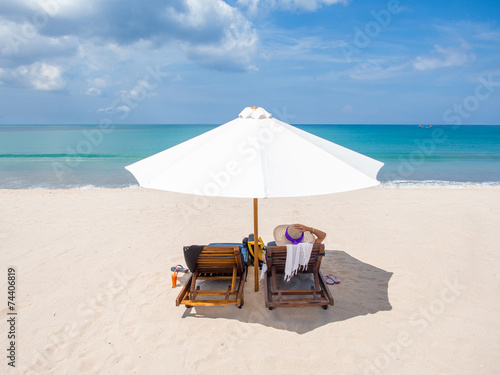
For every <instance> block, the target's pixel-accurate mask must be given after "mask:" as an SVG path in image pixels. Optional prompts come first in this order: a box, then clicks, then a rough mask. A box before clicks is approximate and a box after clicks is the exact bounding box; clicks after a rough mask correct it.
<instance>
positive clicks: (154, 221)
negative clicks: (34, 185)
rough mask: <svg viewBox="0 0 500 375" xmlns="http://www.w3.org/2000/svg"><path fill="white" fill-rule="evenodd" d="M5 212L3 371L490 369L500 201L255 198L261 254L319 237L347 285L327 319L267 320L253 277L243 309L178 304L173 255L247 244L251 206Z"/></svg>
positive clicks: (5, 206) (287, 316)
mask: <svg viewBox="0 0 500 375" xmlns="http://www.w3.org/2000/svg"><path fill="white" fill-rule="evenodd" d="M194 199H195V200H194ZM0 201H1V202H2V203H1V211H0V255H1V271H0V274H1V275H3V276H1V277H0V285H1V289H0V290H1V291H2V294H3V297H1V298H0V301H4V302H1V304H0V312H1V316H2V321H1V323H0V327H1V332H4V333H3V334H2V340H0V342H1V343H2V348H3V349H4V350H3V352H4V353H5V352H6V351H5V349H7V348H8V340H7V337H6V336H7V335H6V334H5V332H7V330H8V329H7V328H8V326H7V321H6V320H7V315H6V314H7V268H8V266H14V267H15V268H16V273H17V299H16V303H17V312H18V315H17V325H16V329H17V332H16V333H17V341H16V356H17V358H16V365H17V367H16V369H12V368H9V367H8V366H7V362H8V359H7V358H6V357H5V356H2V359H1V360H0V368H1V369H2V371H1V373H7V374H18V373H19V374H58V375H59V374H108V373H109V374H167V373H185V374H194V373H208V374H219V373H222V374H226V373H227V374H229V373H231V374H234V373H242V372H243V371H244V372H245V373H251V374H257V373H259V374H269V373H276V374H289V373H303V374H313V373H314V374H318V373H319V374H321V373H323V374H333V373H335V374H467V375H470V374H493V373H498V371H499V370H498V369H499V364H500V305H499V303H498V301H500V282H499V280H500V275H499V274H498V273H499V271H500V252H499V249H500V246H499V241H498V235H497V233H498V227H499V225H500V189H368V190H363V191H357V192H350V193H345V194H337V195H330V196H323V197H311V198H300V199H272V200H261V201H260V202H259V203H260V234H261V236H262V237H263V239H264V241H266V242H267V241H270V240H272V229H273V228H274V226H275V225H278V224H282V223H295V222H300V223H303V224H306V225H311V226H314V227H315V228H320V229H323V230H324V231H326V232H327V233H328V236H327V239H326V241H325V244H326V248H327V256H326V257H325V259H324V261H323V264H322V270H323V273H325V274H328V273H334V274H335V275H336V276H337V277H338V278H339V279H340V280H341V284H339V285H335V286H331V287H330V290H331V291H332V293H333V295H334V298H335V306H333V307H330V308H329V309H328V310H323V309H321V308H300V309H297V308H295V309H290V308H289V309H285V308H277V309H275V310H273V311H269V310H267V309H266V308H265V306H264V296H263V292H262V283H261V290H260V291H259V292H258V293H255V292H254V290H253V285H254V279H253V268H251V269H250V271H251V272H250V274H249V277H248V282H247V283H246V287H245V305H244V306H243V308H242V309H238V308H236V307H235V306H226V307H199V308H193V309H186V308H184V307H183V306H181V307H176V306H175V298H176V296H177V294H178V293H179V291H180V288H179V287H178V288H175V289H173V288H171V281H170V274H171V272H170V267H171V266H172V265H175V264H178V263H183V264H185V263H184V259H183V254H182V246H183V245H190V244H207V243H209V242H219V241H224V242H232V241H236V242H239V241H241V239H242V238H243V237H245V236H246V235H248V234H249V233H250V232H252V228H253V219H252V201H251V200H246V199H215V198H214V199H209V200H206V201H203V200H202V199H201V198H194V197H192V196H188V195H180V194H173V193H167V192H159V191H151V190H142V189H136V190H61V191H47V190H31V191H9V190H3V191H0ZM193 204H195V205H196V206H197V207H198V208H197V209H195V208H193ZM189 207H191V208H189ZM188 208H189V209H188ZM186 278H187V276H183V277H182V278H181V279H180V281H181V282H182V281H183V280H184V281H185V279H186Z"/></svg>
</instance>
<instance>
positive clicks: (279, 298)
mask: <svg viewBox="0 0 500 375" xmlns="http://www.w3.org/2000/svg"><path fill="white" fill-rule="evenodd" d="M324 255H325V245H324V244H314V246H313V250H312V252H311V257H310V258H309V263H308V265H307V270H305V271H298V274H299V275H300V274H311V276H312V278H311V280H310V281H307V280H302V281H301V283H304V284H308V285H309V286H310V288H309V289H294V290H289V289H282V288H281V287H280V286H279V285H278V284H280V281H281V280H283V276H284V273H285V264H286V246H267V250H266V264H267V272H266V276H265V278H264V281H265V292H266V307H268V308H269V310H272V309H273V308H275V307H305V306H323V308H324V309H327V308H328V306H329V305H331V306H333V296H332V294H331V293H330V290H329V289H328V286H327V285H326V283H325V279H324V278H323V274H322V273H321V271H320V270H319V268H320V266H321V260H322V258H323V256H324ZM295 277H297V276H295ZM285 285H286V284H285Z"/></svg>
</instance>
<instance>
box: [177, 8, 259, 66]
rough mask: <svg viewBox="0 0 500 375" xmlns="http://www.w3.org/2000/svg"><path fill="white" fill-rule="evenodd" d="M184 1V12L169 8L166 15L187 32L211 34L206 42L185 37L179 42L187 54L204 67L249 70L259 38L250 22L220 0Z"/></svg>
mask: <svg viewBox="0 0 500 375" xmlns="http://www.w3.org/2000/svg"><path fill="white" fill-rule="evenodd" d="M186 4H187V11H185V12H179V11H176V10H174V9H173V8H170V9H169V12H168V14H169V17H171V18H172V19H173V20H175V22H177V23H178V24H179V25H182V28H186V30H185V31H186V32H188V31H189V32H190V33H193V31H203V30H204V32H206V33H208V34H212V35H213V37H212V40H207V41H206V42H202V41H198V40H196V38H192V39H186V40H185V41H184V42H183V43H182V45H183V48H184V50H185V51H186V53H187V56H188V57H189V58H191V59H192V60H194V61H196V62H198V63H199V64H200V65H202V66H205V67H207V68H214V69H219V70H224V69H229V70H249V69H250V67H251V66H252V61H253V58H254V56H255V54H256V52H257V45H258V41H259V39H258V36H257V32H256V31H255V30H254V29H253V28H252V23H251V22H250V21H248V20H247V19H246V18H245V17H244V16H243V15H242V14H241V12H240V11H239V10H238V9H236V8H233V7H231V6H229V5H228V4H226V3H225V2H223V1H221V0H217V1H207V0H203V1H202V0H186ZM222 25H223V26H222ZM216 35H217V37H215V36H216ZM199 37H200V35H199V36H198V37H197V38H199ZM214 37H215V38H214Z"/></svg>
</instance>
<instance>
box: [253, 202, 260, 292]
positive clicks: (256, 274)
mask: <svg viewBox="0 0 500 375" xmlns="http://www.w3.org/2000/svg"><path fill="white" fill-rule="evenodd" d="M258 249H259V201H258V199H257V198H254V199H253V255H254V257H253V267H254V278H255V291H256V292H258V291H259V257H258V254H259V252H258Z"/></svg>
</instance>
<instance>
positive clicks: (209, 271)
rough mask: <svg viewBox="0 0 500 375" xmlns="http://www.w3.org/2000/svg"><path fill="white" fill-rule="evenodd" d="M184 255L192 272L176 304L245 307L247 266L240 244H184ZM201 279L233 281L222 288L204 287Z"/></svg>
mask: <svg viewBox="0 0 500 375" xmlns="http://www.w3.org/2000/svg"><path fill="white" fill-rule="evenodd" d="M184 258H185V260H186V263H187V265H188V267H189V268H190V269H191V271H192V274H191V276H190V277H189V279H188V281H187V283H186V285H184V287H183V288H182V290H181V292H180V293H179V295H178V296H177V299H176V305H177V306H179V305H181V304H182V305H186V307H191V306H220V305H236V306H238V307H239V308H241V307H242V306H243V288H244V284H245V279H246V274H247V268H246V262H245V260H244V257H243V254H242V251H241V247H240V246H185V247H184ZM202 280H205V281H230V282H231V284H230V285H228V287H227V289H223V290H220V289H217V290H215V289H209V288H204V289H203V290H202V289H201V286H202V285H200V284H203V283H200V282H199V281H202Z"/></svg>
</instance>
